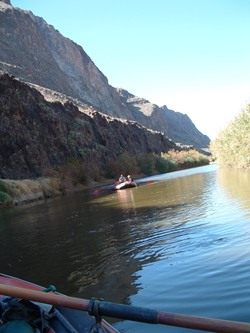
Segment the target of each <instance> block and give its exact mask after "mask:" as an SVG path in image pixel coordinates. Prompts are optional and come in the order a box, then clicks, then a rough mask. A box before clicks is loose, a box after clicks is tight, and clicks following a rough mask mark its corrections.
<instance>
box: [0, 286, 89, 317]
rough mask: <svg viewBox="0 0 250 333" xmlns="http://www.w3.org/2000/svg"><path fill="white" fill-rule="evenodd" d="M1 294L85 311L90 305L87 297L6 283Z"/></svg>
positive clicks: (0, 290)
mask: <svg viewBox="0 0 250 333" xmlns="http://www.w3.org/2000/svg"><path fill="white" fill-rule="evenodd" d="M0 294H1V295H6V296H11V297H17V298H22V299H26V300H30V301H35V302H41V303H47V304H51V305H54V306H63V307H66V308H71V309H78V310H83V311H88V305H89V301H88V300H85V299H81V298H76V297H69V296H65V295H59V294H54V293H44V292H41V291H37V290H30V289H26V288H19V287H13V286H8V285H5V284H0Z"/></svg>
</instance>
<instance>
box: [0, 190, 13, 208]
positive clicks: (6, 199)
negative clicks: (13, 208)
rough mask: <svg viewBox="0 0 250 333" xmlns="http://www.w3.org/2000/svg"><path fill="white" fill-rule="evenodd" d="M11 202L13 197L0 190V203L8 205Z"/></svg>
mask: <svg viewBox="0 0 250 333" xmlns="http://www.w3.org/2000/svg"><path fill="white" fill-rule="evenodd" d="M12 203H13V199H12V198H11V196H10V195H9V194H8V193H5V192H2V191H0V205H1V206H8V205H10V204H12Z"/></svg>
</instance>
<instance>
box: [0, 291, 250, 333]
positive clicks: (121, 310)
mask: <svg viewBox="0 0 250 333" xmlns="http://www.w3.org/2000/svg"><path fill="white" fill-rule="evenodd" d="M0 294H1V295H6V296H12V297H17V298H22V299H26V300H31V301H36V302H41V303H47V304H52V305H54V306H63V307H66V308H71V309H78V310H83V311H89V305H90V304H92V305H91V307H92V308H94V304H93V301H92V300H91V301H89V300H85V299H81V298H76V297H69V296H65V295H61V294H54V293H51V292H49V293H44V292H41V291H37V290H30V289H26V288H19V287H13V286H8V285H5V284H0ZM97 310H98V312H99V315H101V316H107V317H113V318H119V319H126V320H133V321H140V322H144V323H150V324H163V325H170V326H178V327H185V328H192V329H197V330H203V331H210V332H219V333H220V332H221V333H225V332H227V333H243V332H245V333H246V332H250V324H249V323H241V322H235V321H229V320H221V319H212V318H203V317H195V316H188V315H180V314H175V313H168V312H162V311H156V310H152V309H147V308H141V307H137V306H130V305H123V304H115V303H110V302H104V301H98V308H97Z"/></svg>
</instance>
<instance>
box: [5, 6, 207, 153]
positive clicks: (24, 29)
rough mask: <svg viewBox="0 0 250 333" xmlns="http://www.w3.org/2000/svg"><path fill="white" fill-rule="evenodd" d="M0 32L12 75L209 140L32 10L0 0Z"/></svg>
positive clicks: (175, 136) (182, 137) (187, 137)
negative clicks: (121, 82) (112, 78)
mask: <svg viewBox="0 0 250 333" xmlns="http://www.w3.org/2000/svg"><path fill="white" fill-rule="evenodd" d="M0 32H1V34H0V47H1V52H0V67H2V68H3V69H4V70H5V71H6V72H7V73H9V74H10V75H14V76H15V77H18V78H20V79H21V80H23V81H25V82H28V83H32V84H35V85H38V86H40V87H41V89H43V88H46V89H50V90H53V91H55V92H58V93H60V94H64V95H66V96H68V97H69V98H68V99H70V98H73V99H75V100H78V101H79V103H84V104H86V105H88V106H89V107H90V106H92V107H93V108H94V109H96V110H98V111H100V112H102V113H105V114H107V115H110V116H112V117H119V118H122V119H128V120H132V121H136V122H138V123H140V124H141V125H143V126H146V127H147V128H150V129H153V130H156V131H160V132H163V133H165V135H166V136H167V137H168V138H171V139H172V140H176V141H177V142H181V143H182V144H185V145H194V146H195V147H207V146H208V145H209V139H208V138H207V137H206V136H204V135H203V134H202V133H200V132H199V131H198V130H197V129H196V128H195V126H194V125H193V124H192V122H191V120H190V119H189V118H188V117H187V116H186V115H183V116H182V115H181V114H180V113H178V114H177V115H175V116H174V114H173V113H174V111H172V110H166V109H165V108H160V107H158V106H157V105H154V104H151V103H150V102H149V101H146V100H144V99H141V98H139V97H135V96H133V95H132V94H130V93H128V92H126V91H125V90H123V89H115V88H113V87H112V86H110V85H109V83H108V79H107V78H106V77H105V76H104V75H103V73H102V72H101V71H100V70H99V69H98V68H97V67H96V66H95V64H94V63H93V61H92V60H91V59H90V57H89V56H88V55H87V54H86V53H85V52H84V50H83V49H82V47H81V46H79V45H77V44H76V43H74V42H73V41H71V40H70V39H68V38H65V37H63V36H62V35H61V34H60V32H59V31H57V30H56V29H55V28H54V27H53V26H51V25H49V24H47V23H46V22H45V21H44V20H43V19H42V18H40V17H37V16H35V15H33V13H32V12H30V11H23V10H21V9H19V8H14V7H12V6H11V5H10V2H9V1H8V0H5V1H1V0H0ZM55 95H56V94H55ZM180 131H182V132H183V133H180Z"/></svg>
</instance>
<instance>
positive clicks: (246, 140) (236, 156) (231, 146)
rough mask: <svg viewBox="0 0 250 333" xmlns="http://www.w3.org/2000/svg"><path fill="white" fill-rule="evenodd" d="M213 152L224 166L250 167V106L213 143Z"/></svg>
mask: <svg viewBox="0 0 250 333" xmlns="http://www.w3.org/2000/svg"><path fill="white" fill-rule="evenodd" d="M211 152H212V155H213V157H214V158H216V160H217V162H218V163H219V164H220V165H222V166H229V167H234V168H249V167H250V104H248V105H247V106H246V107H245V108H244V109H243V110H242V111H241V112H240V113H239V115H238V116H237V117H236V118H235V119H234V120H232V121H231V122H230V123H229V124H228V126H227V127H226V128H225V129H224V130H222V131H221V132H220V133H219V135H218V137H217V138H216V139H215V140H214V141H212V142H211Z"/></svg>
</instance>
